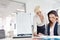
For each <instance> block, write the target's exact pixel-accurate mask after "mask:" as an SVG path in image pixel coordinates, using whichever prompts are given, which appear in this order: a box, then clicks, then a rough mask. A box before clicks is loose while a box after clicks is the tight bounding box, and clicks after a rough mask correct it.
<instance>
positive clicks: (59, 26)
mask: <svg viewBox="0 0 60 40" xmlns="http://www.w3.org/2000/svg"><path fill="white" fill-rule="evenodd" d="M58 36H60V25H58Z"/></svg>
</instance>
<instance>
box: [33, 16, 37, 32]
mask: <svg viewBox="0 0 60 40" xmlns="http://www.w3.org/2000/svg"><path fill="white" fill-rule="evenodd" d="M36 19H37V18H36V17H34V18H33V26H34V29H33V31H34V32H37V20H36Z"/></svg>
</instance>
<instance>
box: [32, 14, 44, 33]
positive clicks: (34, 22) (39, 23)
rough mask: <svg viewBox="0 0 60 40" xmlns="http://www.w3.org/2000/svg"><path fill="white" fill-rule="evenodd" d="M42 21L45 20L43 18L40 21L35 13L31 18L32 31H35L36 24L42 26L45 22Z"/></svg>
mask: <svg viewBox="0 0 60 40" xmlns="http://www.w3.org/2000/svg"><path fill="white" fill-rule="evenodd" d="M44 22H45V20H43V22H41V20H40V18H39V16H37V15H35V16H34V18H33V25H34V32H37V25H38V26H43V25H44V24H45V23H44Z"/></svg>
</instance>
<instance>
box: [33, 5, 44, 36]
mask: <svg viewBox="0 0 60 40" xmlns="http://www.w3.org/2000/svg"><path fill="white" fill-rule="evenodd" d="M34 12H35V16H34V18H33V24H34V32H33V35H34V36H37V35H42V34H45V24H44V16H43V14H42V11H41V9H40V6H36V7H35V9H34Z"/></svg>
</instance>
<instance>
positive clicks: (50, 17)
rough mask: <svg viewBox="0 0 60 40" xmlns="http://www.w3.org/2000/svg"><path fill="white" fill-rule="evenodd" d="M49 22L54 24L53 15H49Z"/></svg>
mask: <svg viewBox="0 0 60 40" xmlns="http://www.w3.org/2000/svg"><path fill="white" fill-rule="evenodd" d="M49 20H50V21H51V22H52V23H54V22H55V21H56V16H55V15H54V14H50V15H49Z"/></svg>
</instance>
